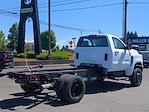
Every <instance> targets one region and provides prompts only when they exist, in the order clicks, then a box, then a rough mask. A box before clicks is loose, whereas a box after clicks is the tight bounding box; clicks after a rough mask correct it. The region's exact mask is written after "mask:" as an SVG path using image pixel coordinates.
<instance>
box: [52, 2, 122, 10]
mask: <svg viewBox="0 0 149 112" xmlns="http://www.w3.org/2000/svg"><path fill="white" fill-rule="evenodd" d="M122 4H123V3H111V4H105V5H96V6H89V7H80V8H70V9H60V10H53V11H52V12H63V11H77V10H85V9H94V8H101V7H108V6H115V5H122Z"/></svg>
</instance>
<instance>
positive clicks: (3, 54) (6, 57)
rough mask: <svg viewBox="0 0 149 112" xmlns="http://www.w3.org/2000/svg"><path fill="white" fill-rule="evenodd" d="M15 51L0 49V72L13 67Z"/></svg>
mask: <svg viewBox="0 0 149 112" xmlns="http://www.w3.org/2000/svg"><path fill="white" fill-rule="evenodd" d="M13 66H14V62H13V52H12V51H0V72H1V71H2V70H3V69H4V68H7V67H9V68H13Z"/></svg>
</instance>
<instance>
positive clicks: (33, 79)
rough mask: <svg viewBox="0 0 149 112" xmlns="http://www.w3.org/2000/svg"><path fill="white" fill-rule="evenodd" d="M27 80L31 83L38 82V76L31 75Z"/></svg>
mask: <svg viewBox="0 0 149 112" xmlns="http://www.w3.org/2000/svg"><path fill="white" fill-rule="evenodd" d="M27 80H29V81H37V80H38V78H37V76H36V75H29V76H28V77H27Z"/></svg>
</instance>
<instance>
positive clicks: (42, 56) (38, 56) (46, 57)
mask: <svg viewBox="0 0 149 112" xmlns="http://www.w3.org/2000/svg"><path fill="white" fill-rule="evenodd" d="M36 59H38V60H46V59H48V53H41V54H39V55H37V56H36Z"/></svg>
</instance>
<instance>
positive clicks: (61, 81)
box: [54, 74, 69, 99]
mask: <svg viewBox="0 0 149 112" xmlns="http://www.w3.org/2000/svg"><path fill="white" fill-rule="evenodd" d="M67 76H69V75H68V74H66V75H61V76H60V77H59V79H58V80H57V81H56V83H55V85H54V87H55V92H56V95H57V97H58V98H59V99H61V97H62V87H63V85H64V81H65V79H66V77H67Z"/></svg>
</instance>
